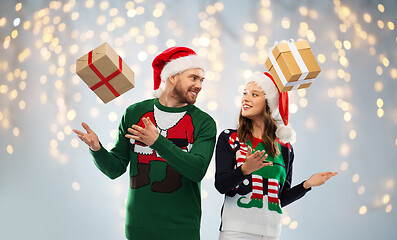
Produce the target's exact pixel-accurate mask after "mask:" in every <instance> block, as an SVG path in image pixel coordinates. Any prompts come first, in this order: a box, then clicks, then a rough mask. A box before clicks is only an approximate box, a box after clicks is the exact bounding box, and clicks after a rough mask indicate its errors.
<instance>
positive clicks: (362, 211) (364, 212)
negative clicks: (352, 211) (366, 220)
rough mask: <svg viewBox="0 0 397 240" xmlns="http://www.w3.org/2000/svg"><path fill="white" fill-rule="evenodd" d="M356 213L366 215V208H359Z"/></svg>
mask: <svg viewBox="0 0 397 240" xmlns="http://www.w3.org/2000/svg"><path fill="white" fill-rule="evenodd" d="M358 212H359V213H360V214H361V215H364V214H366V213H367V207H366V206H365V205H363V206H361V207H360V209H359V210H358Z"/></svg>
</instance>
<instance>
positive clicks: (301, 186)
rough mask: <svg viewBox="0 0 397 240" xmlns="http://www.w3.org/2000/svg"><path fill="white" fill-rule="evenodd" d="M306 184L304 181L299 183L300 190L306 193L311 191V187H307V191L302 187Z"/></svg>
mask: <svg viewBox="0 0 397 240" xmlns="http://www.w3.org/2000/svg"><path fill="white" fill-rule="evenodd" d="M305 182H306V180H305V181H303V182H301V184H299V185H300V186H301V188H302V191H304V192H308V191H310V190H312V188H311V187H309V188H308V189H306V188H305V187H304V186H303V184H304V183H305Z"/></svg>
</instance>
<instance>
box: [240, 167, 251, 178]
mask: <svg viewBox="0 0 397 240" xmlns="http://www.w3.org/2000/svg"><path fill="white" fill-rule="evenodd" d="M245 167H246V166H244V164H243V165H241V172H242V173H243V174H244V176H248V175H250V174H251V172H249V171H247V169H245Z"/></svg>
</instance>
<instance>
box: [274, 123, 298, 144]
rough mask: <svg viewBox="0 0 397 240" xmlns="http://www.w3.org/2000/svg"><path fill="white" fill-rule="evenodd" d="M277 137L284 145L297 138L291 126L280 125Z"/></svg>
mask: <svg viewBox="0 0 397 240" xmlns="http://www.w3.org/2000/svg"><path fill="white" fill-rule="evenodd" d="M276 136H277V137H278V139H280V141H281V142H282V143H288V142H291V141H292V140H294V139H295V138H296V132H295V130H294V129H292V127H291V125H290V124H288V125H287V126H283V125H279V127H278V128H277V130H276Z"/></svg>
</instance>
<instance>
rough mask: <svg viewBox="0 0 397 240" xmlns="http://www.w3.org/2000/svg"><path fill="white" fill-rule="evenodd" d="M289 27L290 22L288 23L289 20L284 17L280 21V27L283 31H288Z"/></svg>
mask: <svg viewBox="0 0 397 240" xmlns="http://www.w3.org/2000/svg"><path fill="white" fill-rule="evenodd" d="M290 26H291V21H290V19H289V18H287V17H284V18H283V19H282V20H281V27H282V28H284V29H289V28H290Z"/></svg>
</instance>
